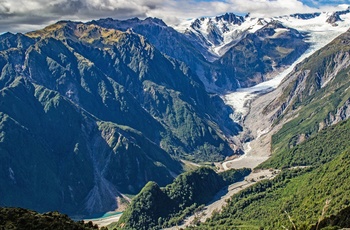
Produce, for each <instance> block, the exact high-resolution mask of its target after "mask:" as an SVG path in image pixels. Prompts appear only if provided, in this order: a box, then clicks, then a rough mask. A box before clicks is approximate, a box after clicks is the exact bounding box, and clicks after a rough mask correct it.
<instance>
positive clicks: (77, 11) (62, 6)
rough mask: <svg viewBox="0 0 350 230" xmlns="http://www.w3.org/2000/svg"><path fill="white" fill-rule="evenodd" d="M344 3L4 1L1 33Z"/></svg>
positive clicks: (345, 0)
mask: <svg viewBox="0 0 350 230" xmlns="http://www.w3.org/2000/svg"><path fill="white" fill-rule="evenodd" d="M344 4H349V5H350V0H336V1H335V0H329V1H325V0H318V1H316V0H50V1H48V0H0V33H3V32H7V31H10V32H27V31H31V30H36V29H39V28H42V27H44V26H46V25H49V24H52V23H55V22H56V21H58V20H77V21H88V20H92V19H99V18H106V17H112V18H116V19H127V18H132V17H139V18H145V17H158V18H161V19H163V20H164V21H165V22H166V23H167V24H169V25H176V24H177V23H179V22H180V21H182V20H184V19H188V18H196V17H201V16H215V15H220V14H223V13H225V12H233V13H237V14H245V13H248V12H249V13H250V14H251V15H252V16H256V17H265V16H277V15H286V14H291V13H306V12H316V11H335V10H339V9H344V7H345V6H344ZM339 5H342V6H339ZM345 8H346V7H345Z"/></svg>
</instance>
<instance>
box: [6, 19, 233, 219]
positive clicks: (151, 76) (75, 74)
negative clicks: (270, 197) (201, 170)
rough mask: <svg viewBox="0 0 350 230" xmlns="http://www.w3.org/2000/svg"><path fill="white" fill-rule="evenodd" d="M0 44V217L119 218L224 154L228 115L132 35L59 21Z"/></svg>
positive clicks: (181, 68)
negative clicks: (141, 196)
mask: <svg viewBox="0 0 350 230" xmlns="http://www.w3.org/2000/svg"><path fill="white" fill-rule="evenodd" d="M0 44H1V50H0V68H1V71H2V72H1V77H0V87H1V90H0V92H1V93H0V97H1V100H0V117H1V118H0V123H1V125H0V130H1V131H0V158H1V169H0V170H1V176H0V181H1V184H2V186H1V187H0V192H1V194H5V195H3V196H2V197H1V199H0V205H1V206H4V205H5V206H10V205H11V206H21V207H26V208H31V209H35V210H37V211H41V212H43V211H49V210H53V209H55V210H59V211H61V212H64V213H67V214H69V215H74V214H82V215H89V214H96V213H103V212H107V211H110V210H114V209H122V208H123V207H124V206H125V204H126V203H128V202H129V200H130V199H129V198H128V197H127V196H125V195H124V194H136V193H138V192H139V191H140V190H141V188H142V187H143V186H144V185H145V184H146V183H147V182H148V181H150V180H153V181H156V182H157V183H158V184H160V185H162V186H164V185H166V184H168V183H170V182H171V181H172V180H173V178H174V176H176V175H177V174H179V173H181V172H182V171H183V168H182V167H183V166H182V163H180V162H179V158H187V159H193V160H197V161H203V160H211V161H213V160H221V159H224V157H225V156H229V155H232V154H233V153H234V150H233V149H232V148H233V147H232V146H231V144H232V143H231V141H230V140H229V137H230V136H232V135H235V134H236V133H237V132H238V130H239V129H240V128H239V126H237V125H236V124H234V123H233V122H232V121H231V120H230V119H229V113H230V112H231V110H230V109H229V108H228V107H226V106H225V105H224V103H223V101H222V100H221V99H220V98H219V97H218V96H215V95H209V94H208V93H207V92H206V91H205V88H204V86H203V84H202V83H201V81H200V80H199V79H198V77H197V76H196V75H195V74H193V73H192V72H191V70H190V69H189V68H188V67H187V66H186V65H185V64H184V63H181V62H179V61H177V60H174V59H172V58H169V57H166V56H164V55H163V54H162V53H160V52H159V51H158V50H157V49H156V48H155V47H154V46H153V45H151V44H150V43H148V42H147V41H146V40H145V39H144V37H142V36H140V35H138V34H135V33H133V32H131V31H129V32H121V31H118V30H113V29H107V28H103V27H100V26H97V25H90V24H84V23H79V22H70V21H62V22H58V23H56V24H54V25H51V26H48V27H46V28H44V29H43V30H39V31H34V32H31V33H28V34H25V35H23V34H9V33H7V34H3V35H1V36H0Z"/></svg>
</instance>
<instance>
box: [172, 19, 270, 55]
mask: <svg viewBox="0 0 350 230" xmlns="http://www.w3.org/2000/svg"><path fill="white" fill-rule="evenodd" d="M268 21H270V20H267V19H259V18H250V16H249V15H246V16H245V17H243V16H239V15H235V14H233V13H226V14H224V15H220V16H216V17H201V18H198V19H194V20H192V21H186V22H184V23H182V24H180V25H178V26H177V27H175V29H176V30H178V31H179V32H182V33H184V34H185V35H186V36H188V37H189V38H190V40H191V41H192V42H193V44H195V45H196V46H198V45H199V46H202V47H201V49H202V50H203V49H204V50H208V51H209V53H211V55H212V56H210V57H208V56H206V55H205V54H203V55H204V56H206V58H207V59H208V60H213V57H215V58H214V59H217V58H218V57H220V56H222V55H223V54H224V53H225V52H226V51H227V50H228V49H229V48H230V47H232V45H234V44H236V43H237V42H238V41H240V40H241V39H242V38H244V37H245V36H246V35H247V34H249V33H252V32H255V31H257V30H258V29H260V28H262V27H263V26H265V25H266V24H267V23H268Z"/></svg>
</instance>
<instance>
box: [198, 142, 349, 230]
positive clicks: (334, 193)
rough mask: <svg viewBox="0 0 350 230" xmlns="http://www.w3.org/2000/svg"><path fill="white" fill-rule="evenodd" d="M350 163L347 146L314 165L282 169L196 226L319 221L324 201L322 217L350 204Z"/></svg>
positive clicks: (243, 226)
mask: <svg viewBox="0 0 350 230" xmlns="http://www.w3.org/2000/svg"><path fill="white" fill-rule="evenodd" d="M349 164H350V148H348V149H347V150H346V151H344V152H343V153H342V154H341V155H338V156H337V157H336V158H335V159H334V160H332V161H330V162H329V163H326V164H324V165H322V166H319V167H317V168H306V169H296V170H285V171H283V172H282V173H281V174H280V175H279V176H278V177H277V178H275V179H274V180H273V181H263V182H260V183H258V184H256V185H254V186H252V187H250V188H248V189H246V190H244V191H242V192H240V193H238V194H237V195H234V196H233V197H232V198H231V199H230V201H229V202H228V204H227V206H226V207H225V208H224V209H223V211H222V212H221V213H220V214H216V215H214V216H213V217H212V218H211V219H210V220H209V221H207V222H206V223H205V224H202V225H200V226H199V227H198V229H227V228H228V227H231V228H234V227H237V228H239V229H261V228H263V229H280V228H282V227H283V226H285V227H287V228H288V229H293V226H292V223H291V222H290V220H289V217H291V218H292V221H293V223H294V224H295V225H296V226H298V229H304V228H305V229H306V228H308V227H309V226H311V225H313V224H314V223H317V222H318V219H319V218H320V217H321V215H322V210H323V208H324V206H325V205H326V202H327V200H330V203H329V205H328V207H327V212H326V213H325V214H324V215H325V217H326V216H329V215H331V214H332V215H336V214H337V213H339V212H341V211H342V210H343V209H345V208H347V207H349V206H350V195H349V193H348V191H349V189H350V179H349V178H350V170H349V167H348V166H349ZM288 216H289V217H288ZM348 227H349V226H348Z"/></svg>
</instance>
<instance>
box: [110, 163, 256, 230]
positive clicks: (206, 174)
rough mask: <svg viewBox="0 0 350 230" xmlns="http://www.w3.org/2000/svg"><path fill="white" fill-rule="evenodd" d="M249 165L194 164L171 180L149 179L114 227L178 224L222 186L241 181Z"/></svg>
mask: <svg viewBox="0 0 350 230" xmlns="http://www.w3.org/2000/svg"><path fill="white" fill-rule="evenodd" d="M250 172H251V170H250V169H246V168H245V169H240V170H234V169H233V170H230V171H226V172H224V173H221V174H217V173H215V171H214V170H213V169H210V168H205V167H202V168H198V169H196V170H193V171H190V172H185V173H183V174H181V175H179V176H178V177H177V178H176V179H175V180H174V181H173V183H171V184H169V185H167V186H166V187H163V188H160V187H159V186H158V185H157V184H156V183H154V182H149V183H148V184H147V185H146V186H145V187H144V188H143V189H142V191H141V192H140V193H139V194H138V195H137V196H136V197H135V198H134V199H133V200H132V203H131V205H130V206H129V207H128V209H127V210H126V211H125V212H124V213H123V215H122V216H121V218H120V220H119V221H118V223H117V224H116V225H115V226H116V227H117V228H118V229H119V228H120V229H161V228H164V227H167V226H175V225H178V224H180V223H181V222H182V221H183V220H184V218H186V216H187V215H189V214H191V213H193V212H195V211H196V210H197V209H200V207H201V205H204V204H206V203H208V202H209V201H211V200H212V199H213V197H214V195H215V194H216V193H217V192H218V191H220V190H221V189H222V188H224V187H225V186H227V185H229V184H231V183H235V182H238V181H241V180H243V179H244V177H245V176H247V175H248V174H249V173H250Z"/></svg>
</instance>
